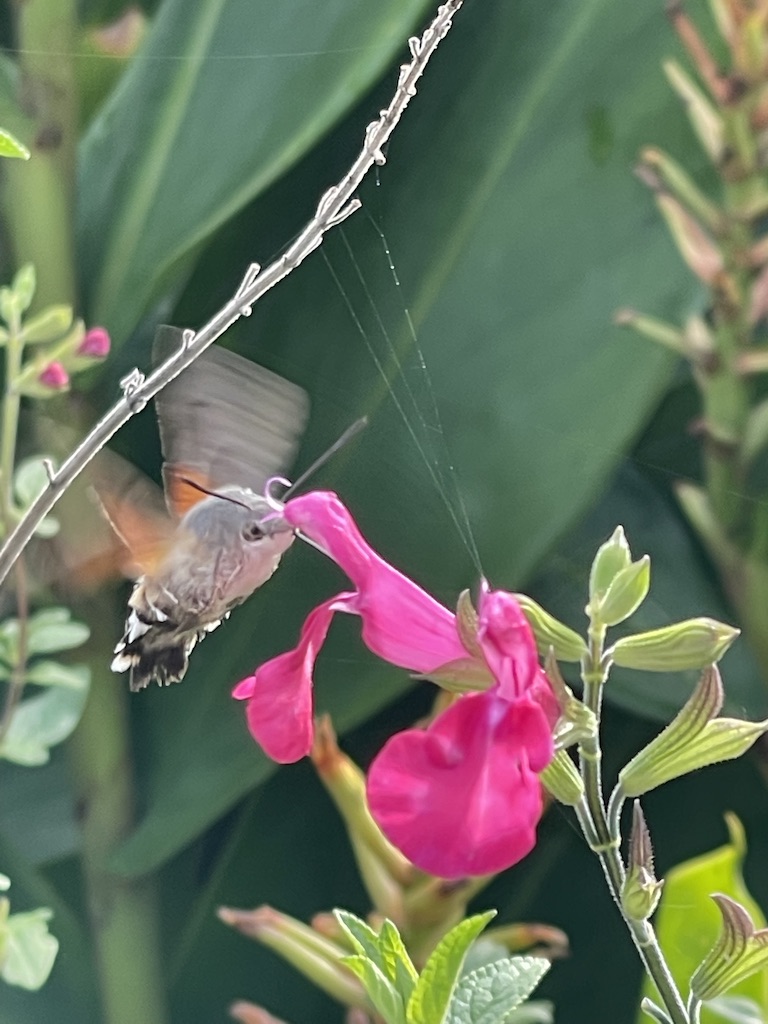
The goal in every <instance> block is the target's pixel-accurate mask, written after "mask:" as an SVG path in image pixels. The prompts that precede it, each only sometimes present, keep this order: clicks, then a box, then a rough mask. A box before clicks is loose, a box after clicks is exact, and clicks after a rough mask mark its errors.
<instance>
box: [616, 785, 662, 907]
mask: <svg viewBox="0 0 768 1024" xmlns="http://www.w3.org/2000/svg"><path fill="white" fill-rule="evenodd" d="M663 886H664V882H663V881H661V882H659V881H657V879H656V875H655V873H654V870H653V848H652V846H651V834H650V832H649V831H648V826H647V825H646V823H645V816H644V815H643V812H642V809H641V807H640V803H639V801H637V800H636V801H635V806H634V811H633V814H632V832H631V833H630V837H629V862H628V864H627V877H626V878H625V879H624V885H623V886H622V888H621V905H622V907H623V909H624V912H625V913H626V915H627V917H629V918H631V919H632V920H633V921H647V920H648V919H649V918H650V917H651V916H652V914H653V912H654V911H655V910H656V907H657V906H658V903H659V900H660V898H661V890H662V888H663Z"/></svg>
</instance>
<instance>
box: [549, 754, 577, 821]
mask: <svg viewBox="0 0 768 1024" xmlns="http://www.w3.org/2000/svg"><path fill="white" fill-rule="evenodd" d="M539 778H540V779H541V782H542V784H543V786H544V788H545V789H546V790H547V792H548V793H551V794H552V796H553V797H554V798H555V800H557V801H559V802H560V803H561V804H565V806H566V807H575V806H576V804H577V803H579V801H580V800H581V798H582V797H583V796H584V783H583V782H582V781H581V776H580V775H579V773H578V771H577V770H576V765H575V764H574V763H573V761H572V760H571V758H570V756H569V754H568V753H567V751H565V750H558V751H557V752H556V754H555V756H554V757H553V758H552V760H551V761H550V762H549V764H548V765H547V767H546V768H545V769H544V771H541V772H539Z"/></svg>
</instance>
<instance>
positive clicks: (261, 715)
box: [232, 594, 354, 764]
mask: <svg viewBox="0 0 768 1024" xmlns="http://www.w3.org/2000/svg"><path fill="white" fill-rule="evenodd" d="M351 597H354V595H353V594H338V595H337V596H336V597H332V598H331V599H330V601H325V602H323V604H321V605H318V606H317V608H315V609H314V611H312V612H310V614H309V615H308V616H307V619H306V621H305V623H304V626H303V627H302V630H301V637H300V638H299V642H298V644H297V646H296V647H295V648H294V649H293V650H292V651H286V652H285V654H279V655H278V656H277V657H276V658H272V659H271V660H270V661H267V662H265V663H264V664H263V665H261V666H260V667H259V668H257V669H256V672H255V673H254V674H253V675H252V676H248V677H247V678H246V679H243V680H242V681H241V682H240V683H238V684H237V686H236V687H235V688H234V690H233V691H232V696H233V697H236V698H237V699H238V700H247V701H248V707H247V709H246V716H247V719H248V728H249V729H250V731H251V735H252V736H253V738H254V739H255V740H256V742H257V743H258V744H259V745H260V746H261V748H262V749H263V750H264V753H265V754H267V756H268V757H271V758H272V760H273V761H277V762H278V763H279V764H291V763H293V762H294V761H298V760H300V759H301V758H302V757H305V756H306V755H307V754H308V753H309V751H310V748H311V747H312V739H313V735H314V727H313V717H312V669H313V668H314V664H315V659H316V657H317V652H318V650H319V649H320V647H321V646H322V644H323V641H324V640H325V637H326V635H327V633H328V628H329V626H330V624H331V619H332V618H333V613H334V612H336V611H344V610H346V604H347V602H348V601H349V599H350V598H351Z"/></svg>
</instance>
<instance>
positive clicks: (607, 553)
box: [589, 526, 632, 603]
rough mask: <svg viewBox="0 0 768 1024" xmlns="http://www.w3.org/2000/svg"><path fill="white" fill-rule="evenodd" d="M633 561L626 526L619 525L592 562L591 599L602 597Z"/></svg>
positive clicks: (601, 546) (590, 577)
mask: <svg viewBox="0 0 768 1024" xmlns="http://www.w3.org/2000/svg"><path fill="white" fill-rule="evenodd" d="M631 561H632V555H631V553H630V550H629V544H628V543H627V538H626V536H625V535H624V527H623V526H617V527H616V529H615V530H614V531H613V534H612V535H611V537H610V539H609V540H607V541H606V542H605V544H601V545H600V547H599V548H598V549H597V554H596V555H595V557H594V560H593V562H592V568H591V569H590V573H589V600H590V603H591V602H593V601H599V600H601V599H602V597H603V594H605V592H606V590H607V589H608V587H610V585H611V583H613V581H614V579H615V578H616V576H617V575H618V574H619V573H620V572H621V570H622V569H626V568H627V566H628V565H629V564H630V563H631Z"/></svg>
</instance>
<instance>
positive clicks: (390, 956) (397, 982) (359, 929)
mask: <svg viewBox="0 0 768 1024" xmlns="http://www.w3.org/2000/svg"><path fill="white" fill-rule="evenodd" d="M334 916H335V917H336V920H337V921H338V922H339V924H340V925H341V927H342V928H343V929H344V931H345V933H346V935H347V937H348V939H349V941H350V943H351V944H352V946H353V948H354V949H355V950H357V952H358V953H359V954H360V955H361V956H363V957H364V958H366V959H368V960H370V961H371V963H373V964H374V965H375V966H376V967H378V969H379V970H380V971H381V972H382V974H383V975H384V977H385V978H387V980H388V981H390V982H392V984H393V985H394V986H395V989H396V990H397V992H399V994H400V996H401V997H402V999H403V1005H405V1004H406V1003H407V1001H408V999H409V998H410V995H411V992H412V991H413V986H414V984H415V983H416V979H417V977H418V974H417V972H416V968H415V967H414V966H413V963H412V961H411V958H410V956H409V955H408V951H407V950H406V948H405V945H404V943H403V940H402V938H401V936H400V933H399V932H398V930H397V928H396V927H395V925H394V924H393V923H392V922H391V921H389V920H384V921H383V922H382V925H381V929H380V930H379V932H378V933H377V932H376V931H375V930H374V929H373V928H371V927H370V925H368V924H367V923H366V922H365V921H363V920H361V919H360V918H359V917H356V916H355V915H354V914H351V913H349V911H346V910H334Z"/></svg>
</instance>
